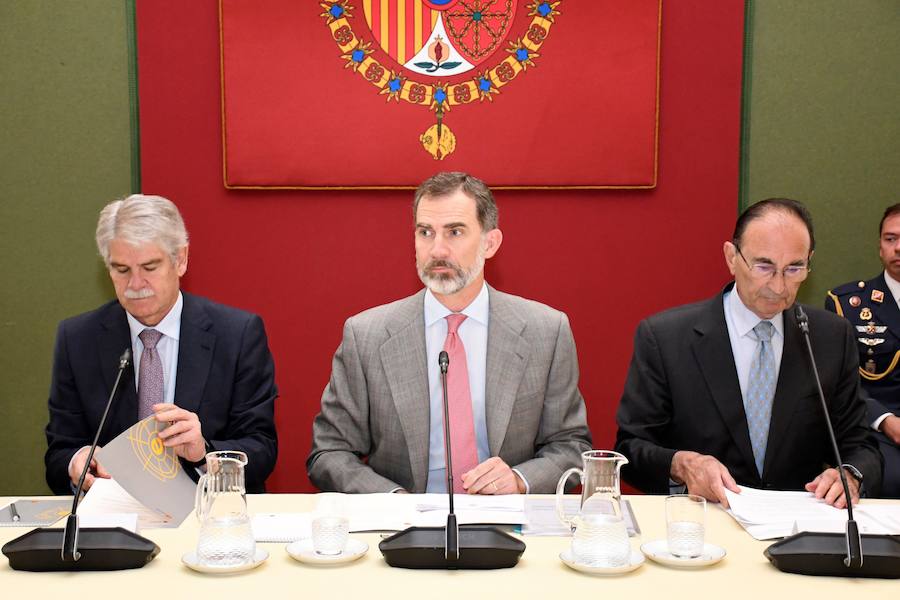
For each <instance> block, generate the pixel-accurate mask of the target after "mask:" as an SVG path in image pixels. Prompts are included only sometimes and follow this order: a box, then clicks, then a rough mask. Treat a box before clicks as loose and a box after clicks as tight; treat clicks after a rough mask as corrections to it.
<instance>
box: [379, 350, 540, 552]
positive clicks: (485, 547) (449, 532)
mask: <svg viewBox="0 0 900 600" xmlns="http://www.w3.org/2000/svg"><path fill="white" fill-rule="evenodd" d="M438 367H439V368H440V371H441V393H442V399H443V405H444V459H445V461H446V463H447V464H446V467H447V468H446V471H447V495H448V497H449V500H450V511H449V513H448V514H447V526H446V527H409V528H407V529H404V530H403V531H400V532H398V533H395V534H394V535H392V536H391V537H389V538H386V539H384V540H382V541H381V543H380V544H378V549H379V550H381V554H382V556H384V560H385V562H387V564H388V565H390V566H392V567H400V568H404V569H506V568H510V567H514V566H516V564H517V563H518V562H519V557H520V556H522V553H523V552H525V542H523V541H522V540H519V539H516V538H514V537H513V536H511V535H509V534H508V533H505V532H503V531H500V530H499V529H497V528H496V527H489V526H486V525H463V526H462V527H460V526H459V524H458V523H457V520H456V512H455V511H454V508H453V464H452V463H453V461H452V458H451V448H450V403H449V402H448V400H447V371H448V370H449V367H450V356H449V355H448V354H447V352H446V351H445V350H441V353H440V354H439V355H438Z"/></svg>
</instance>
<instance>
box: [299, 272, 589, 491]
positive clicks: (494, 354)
mask: <svg viewBox="0 0 900 600" xmlns="http://www.w3.org/2000/svg"><path fill="white" fill-rule="evenodd" d="M488 290H489V294H490V296H489V298H490V319H489V324H488V341H487V384H486V385H487V389H486V395H485V411H486V419H487V433H488V443H489V446H490V451H491V455H492V456H499V457H500V458H502V459H503V460H504V461H505V462H506V463H507V464H509V465H510V466H511V467H514V468H516V469H518V470H519V471H520V472H521V473H522V474H523V475H524V476H525V478H526V479H527V480H528V484H529V486H530V489H531V492H532V493H547V492H552V491H554V490H555V488H556V482H557V480H558V479H559V476H560V475H561V474H562V472H563V471H564V470H565V469H567V468H569V467H572V466H578V465H580V464H581V457H580V454H581V452H583V451H585V450H589V449H590V448H591V436H590V431H589V430H588V427H587V420H586V414H585V407H584V399H583V398H582V397H581V393H580V392H579V391H578V359H577V356H576V354H575V341H574V339H573V337H572V331H571V329H570V328H569V322H568V319H567V318H566V316H565V315H564V314H563V313H561V312H559V311H557V310H554V309H552V308H550V307H548V306H544V305H543V304H539V303H537V302H533V301H531V300H526V299H524V298H519V297H517V296H511V295H509V294H504V293H502V292H498V291H496V290H494V289H493V288H490V287H489V288H488ZM424 295H425V291H424V290H422V291H421V292H419V293H418V294H415V295H414V296H410V297H408V298H404V299H403V300H398V301H396V302H393V303H391V304H385V305H383V306H378V307H376V308H372V309H370V310H367V311H365V312H362V313H360V314H358V315H356V316H354V317H351V318H350V319H348V320H347V322H346V323H345V324H344V337H343V341H342V342H341V345H340V347H339V348H338V350H337V352H336V353H335V355H334V360H333V362H332V372H331V380H330V381H329V382H328V386H327V387H326V388H325V391H324V392H323V394H322V408H321V412H320V413H319V414H318V415H317V416H316V418H315V421H314V423H313V444H312V451H311V452H310V455H309V458H308V459H307V461H306V468H307V470H308V471H309V478H310V480H311V481H312V482H313V484H315V485H316V486H317V487H319V488H320V489H322V490H326V491H335V490H336V491H341V492H352V493H369V492H387V491H390V490H392V489H394V488H396V487H398V486H400V487H402V488H404V489H406V490H408V491H410V492H424V491H425V484H426V480H427V477H428V450H429V448H428V439H429V410H430V409H429V394H428V374H427V371H426V356H425V317H424ZM456 475H457V476H458V474H456Z"/></svg>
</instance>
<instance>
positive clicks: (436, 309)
mask: <svg viewBox="0 0 900 600" xmlns="http://www.w3.org/2000/svg"><path fill="white" fill-rule="evenodd" d="M452 313H453V311H451V310H450V309H449V308H447V307H446V306H444V305H443V304H441V303H440V302H439V301H438V299H437V298H435V297H434V294H432V293H431V290H425V355H426V357H427V364H428V393H429V398H430V432H429V438H428V482H427V484H426V486H425V491H426V492H428V493H437V492H446V491H447V473H446V462H445V460H444V397H443V391H442V389H441V369H440V367H439V366H438V355H439V354H440V353H441V350H443V349H444V341H445V340H446V339H447V319H446V318H445V317H446V316H447V315H449V314H452ZM461 313H462V314H464V315H466V320H465V321H463V322H462V324H461V325H460V326H459V330H458V331H457V333H458V335H459V337H460V339H461V340H462V343H463V346H465V349H466V362H467V368H468V371H469V391H470V393H471V395H472V417H473V419H474V420H475V442H476V445H477V447H478V462H479V463H481V462H484V461H485V460H487V459H488V458H489V457H490V448H489V446H488V437H487V420H486V418H485V412H484V398H485V387H486V385H487V383H486V382H487V336H488V319H489V315H490V303H489V298H488V289H487V284H484V285H482V287H481V291H480V292H479V293H478V296H476V297H475V299H474V300H472V302H471V303H470V304H469V305H468V306H467V307H465V308H464V309H463V310H462V311H461ZM449 368H450V369H452V368H454V365H453V364H451V365H450V367H449ZM461 476H462V473H454V474H453V477H454V478H459V477H461Z"/></svg>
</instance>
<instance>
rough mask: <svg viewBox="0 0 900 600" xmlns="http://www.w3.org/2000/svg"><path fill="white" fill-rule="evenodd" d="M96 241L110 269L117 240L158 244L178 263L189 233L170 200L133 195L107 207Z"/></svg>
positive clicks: (101, 216) (160, 197) (101, 218)
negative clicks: (111, 252)
mask: <svg viewBox="0 0 900 600" xmlns="http://www.w3.org/2000/svg"><path fill="white" fill-rule="evenodd" d="M96 239H97V250H99V251H100V256H101V257H103V262H104V263H106V266H107V267H109V266H110V265H109V244H110V242H112V241H113V240H116V239H118V240H122V241H125V242H128V243H129V244H135V245H137V244H145V243H148V242H153V243H156V244H158V245H159V247H160V248H162V249H163V252H165V253H166V254H168V255H169V256H170V257H171V259H172V262H173V263H174V262H175V261H176V259H177V257H178V251H179V250H180V249H181V248H183V247H185V246H187V243H188V234H187V230H186V229H185V227H184V220H183V219H182V218H181V213H179V212H178V207H176V206H175V205H174V204H173V203H172V202H171V201H170V200H167V199H166V198H163V197H162V196H145V195H143V194H132V195H131V196H128V197H127V198H125V199H124V200H114V201H113V202H110V203H109V204H107V205H106V206H105V207H103V210H101V211H100V219H99V220H98V221H97V235H96Z"/></svg>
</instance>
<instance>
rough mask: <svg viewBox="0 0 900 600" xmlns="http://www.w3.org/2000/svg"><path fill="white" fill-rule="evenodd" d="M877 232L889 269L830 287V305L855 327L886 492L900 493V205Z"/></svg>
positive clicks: (827, 304)
mask: <svg viewBox="0 0 900 600" xmlns="http://www.w3.org/2000/svg"><path fill="white" fill-rule="evenodd" d="M878 233H879V249H878V255H879V257H880V258H881V263H882V264H883V265H884V271H882V272H881V273H879V274H878V275H877V276H876V277H873V278H872V279H870V280H868V281H851V282H850V283H845V284H844V285H842V286H838V287H836V288H835V289H834V290H832V291H830V292H828V295H827V297H826V299H825V308H827V309H828V310H830V311H833V312H836V313H837V314H839V315H841V316H843V317H845V318H846V319H847V320H848V321H849V322H850V324H851V325H852V326H853V328H854V330H855V333H856V341H857V346H856V349H857V351H858V352H859V375H860V377H861V378H862V379H861V382H862V387H863V389H864V390H865V392H866V395H867V398H866V405H867V407H868V415H867V417H866V423H868V424H869V426H870V427H871V428H872V429H873V431H875V432H876V433H875V438H876V439H877V440H878V447H879V449H880V450H881V453H882V455H884V479H883V481H882V487H881V495H882V496H883V497H885V498H900V368H898V363H900V204H894V205H893V206H889V207H887V209H885V211H884V215H883V216H882V218H881V223H880V224H879V226H878Z"/></svg>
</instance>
